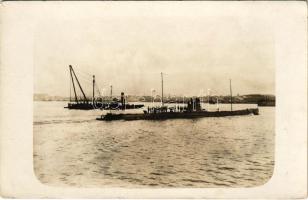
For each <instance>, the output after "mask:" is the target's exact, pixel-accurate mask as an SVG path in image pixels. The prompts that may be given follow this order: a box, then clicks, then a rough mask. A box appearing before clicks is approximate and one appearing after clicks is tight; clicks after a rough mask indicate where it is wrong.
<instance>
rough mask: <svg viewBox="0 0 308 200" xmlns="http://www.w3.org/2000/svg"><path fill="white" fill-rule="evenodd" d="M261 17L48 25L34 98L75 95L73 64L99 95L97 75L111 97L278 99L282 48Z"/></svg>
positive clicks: (40, 42) (38, 48) (39, 40)
mask: <svg viewBox="0 0 308 200" xmlns="http://www.w3.org/2000/svg"><path fill="white" fill-rule="evenodd" d="M273 38H274V37H273V33H272V31H271V27H270V23H267V21H266V20H263V19H261V18H260V19H259V18H251V19H250V18H248V19H247V18H243V17H232V16H229V17H226V16H222V17H217V16H215V17H209V16H203V17H191V15H190V16H185V15H183V16H171V17H170V16H169V17H164V16H159V15H157V16H153V15H149V16H144V17H138V16H129V15H128V16H125V17H124V16H122V17H121V16H104V17H101V18H99V19H97V20H91V21H89V20H77V19H76V20H67V21H65V20H64V21H61V20H52V19H51V20H49V21H48V20H47V21H46V20H45V21H44V23H41V24H39V26H38V28H37V31H36V34H35V44H34V92H35V93H45V94H49V95H59V96H69V93H70V75H69V67H68V66H69V65H72V66H73V68H74V70H75V71H76V74H77V76H78V78H79V79H80V82H81V85H82V87H83V89H84V90H85V91H86V93H87V95H90V94H91V91H92V86H91V79H92V74H93V75H95V76H96V81H97V86H98V87H99V89H100V91H101V92H102V91H104V94H109V93H110V85H112V86H113V94H115V95H116V94H120V92H122V91H123V92H125V93H126V94H131V95H150V94H151V90H152V89H155V90H156V92H157V93H160V91H161V90H160V88H161V76H160V73H161V72H163V73H164V91H165V94H172V95H200V93H202V94H203V93H206V92H207V91H208V89H210V91H211V94H213V95H228V94H229V80H230V79H232V90H233V93H234V94H256V93H262V94H275V46H274V44H275V43H274V39H273Z"/></svg>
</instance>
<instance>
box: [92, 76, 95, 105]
mask: <svg viewBox="0 0 308 200" xmlns="http://www.w3.org/2000/svg"><path fill="white" fill-rule="evenodd" d="M94 88H95V75H93V97H92V103H93V105H94V97H95V90H94Z"/></svg>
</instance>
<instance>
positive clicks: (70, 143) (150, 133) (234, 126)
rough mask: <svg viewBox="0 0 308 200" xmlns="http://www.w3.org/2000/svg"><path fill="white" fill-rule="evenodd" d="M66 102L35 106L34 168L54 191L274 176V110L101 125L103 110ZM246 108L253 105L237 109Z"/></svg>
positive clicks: (254, 181) (227, 182)
mask: <svg viewBox="0 0 308 200" xmlns="http://www.w3.org/2000/svg"><path fill="white" fill-rule="evenodd" d="M65 105H66V102H34V125H33V131H34V170H35V173H36V175H37V177H38V179H39V180H40V181H41V182H42V183H45V184H48V185H51V186H75V187H113V186H116V187H149V186H151V187H188V188H189V187H190V188H193V187H252V186H258V185H262V184H264V183H266V182H267V181H268V180H269V179H270V177H271V175H272V173H273V167H274V136H275V134H274V117H275V108H274V107H260V108H259V109H260V115H258V116H253V115H249V116H234V117H221V118H200V119H173V120H165V121H112V122H103V121H97V120H95V118H96V117H98V116H99V115H100V114H102V113H103V112H102V111H99V110H91V111H78V110H67V109H64V108H63V107H64V106H65ZM247 107H256V106H255V105H234V108H235V109H240V108H247ZM215 108H216V106H215V105H211V107H210V109H212V110H214V109H215ZM220 109H221V110H224V109H229V105H220ZM141 111H142V109H141V110H139V111H136V110H135V111H130V112H141Z"/></svg>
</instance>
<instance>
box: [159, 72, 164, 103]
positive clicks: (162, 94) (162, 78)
mask: <svg viewBox="0 0 308 200" xmlns="http://www.w3.org/2000/svg"><path fill="white" fill-rule="evenodd" d="M160 75H161V106H162V107H163V106H164V77H163V73H162V72H161V73H160Z"/></svg>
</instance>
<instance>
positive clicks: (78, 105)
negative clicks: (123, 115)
mask: <svg viewBox="0 0 308 200" xmlns="http://www.w3.org/2000/svg"><path fill="white" fill-rule="evenodd" d="M142 107H144V105H143V104H126V105H122V104H120V103H111V104H107V103H106V104H102V103H95V104H94V105H93V104H92V103H68V105H67V106H66V107H64V108H68V109H74V110H95V109H101V110H126V109H139V108H142Z"/></svg>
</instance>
